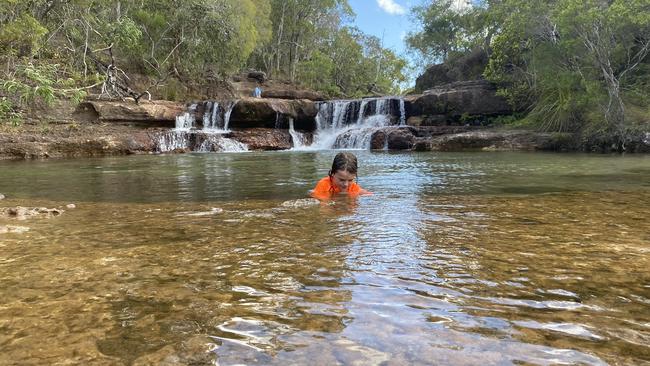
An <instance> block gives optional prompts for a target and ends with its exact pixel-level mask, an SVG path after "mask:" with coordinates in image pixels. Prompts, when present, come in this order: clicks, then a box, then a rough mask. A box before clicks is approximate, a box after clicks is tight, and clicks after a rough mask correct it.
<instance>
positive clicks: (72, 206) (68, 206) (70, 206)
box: [65, 203, 77, 208]
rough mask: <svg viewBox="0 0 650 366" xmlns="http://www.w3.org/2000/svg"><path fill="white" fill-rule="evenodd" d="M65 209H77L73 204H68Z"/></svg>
mask: <svg viewBox="0 0 650 366" xmlns="http://www.w3.org/2000/svg"><path fill="white" fill-rule="evenodd" d="M65 208H77V205H75V204H74V203H68V204H67V205H65Z"/></svg>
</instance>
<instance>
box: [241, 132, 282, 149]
mask: <svg viewBox="0 0 650 366" xmlns="http://www.w3.org/2000/svg"><path fill="white" fill-rule="evenodd" d="M229 137H230V138H232V139H233V140H236V141H239V142H241V143H244V144H246V145H248V149H249V150H287V149H290V148H291V135H290V134H289V131H288V130H284V129H276V128H254V129H243V130H233V131H232V132H231V133H230V134H229Z"/></svg>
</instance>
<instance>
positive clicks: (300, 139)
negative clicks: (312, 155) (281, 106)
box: [289, 117, 307, 150]
mask: <svg viewBox="0 0 650 366" xmlns="http://www.w3.org/2000/svg"><path fill="white" fill-rule="evenodd" d="M289 134H290V135H291V141H292V142H293V148H292V150H302V149H304V148H305V145H306V142H307V139H306V137H305V135H304V134H302V133H301V132H297V131H296V130H295V129H294V128H293V118H291V117H289Z"/></svg>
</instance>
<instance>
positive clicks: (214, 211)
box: [176, 207, 223, 216]
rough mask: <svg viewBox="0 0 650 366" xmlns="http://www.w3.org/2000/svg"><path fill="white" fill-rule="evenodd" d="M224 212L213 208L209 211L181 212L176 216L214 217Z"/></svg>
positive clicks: (221, 209)
mask: <svg viewBox="0 0 650 366" xmlns="http://www.w3.org/2000/svg"><path fill="white" fill-rule="evenodd" d="M222 212H223V208H219V207H212V208H211V209H210V210H209V211H199V212H181V213H179V214H178V215H176V216H212V215H216V214H220V213H222Z"/></svg>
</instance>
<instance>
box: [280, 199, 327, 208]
mask: <svg viewBox="0 0 650 366" xmlns="http://www.w3.org/2000/svg"><path fill="white" fill-rule="evenodd" d="M318 204H320V201H319V200H317V199H315V198H301V199H297V200H291V201H284V202H282V207H309V206H315V205H318Z"/></svg>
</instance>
